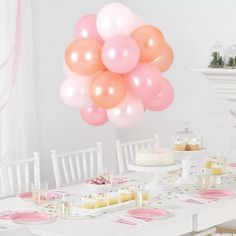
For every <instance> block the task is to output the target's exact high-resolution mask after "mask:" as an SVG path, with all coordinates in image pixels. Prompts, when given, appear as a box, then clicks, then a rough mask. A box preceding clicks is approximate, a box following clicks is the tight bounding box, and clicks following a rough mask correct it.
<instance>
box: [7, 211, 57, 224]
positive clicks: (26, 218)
mask: <svg viewBox="0 0 236 236" xmlns="http://www.w3.org/2000/svg"><path fill="white" fill-rule="evenodd" d="M10 219H11V220H12V221H13V222H14V223H17V224H45V223H49V222H52V221H54V218H53V217H52V216H51V215H50V214H47V213H38V212H18V213H15V214H12V215H11V217H10Z"/></svg>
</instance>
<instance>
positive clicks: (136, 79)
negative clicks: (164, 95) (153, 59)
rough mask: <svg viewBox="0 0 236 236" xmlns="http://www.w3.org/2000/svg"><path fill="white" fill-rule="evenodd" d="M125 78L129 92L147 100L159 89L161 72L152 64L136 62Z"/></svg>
mask: <svg viewBox="0 0 236 236" xmlns="http://www.w3.org/2000/svg"><path fill="white" fill-rule="evenodd" d="M125 78H126V79H127V83H128V89H129V92H130V94H131V95H133V96H134V97H136V98H137V99H141V100H147V99H150V98H152V97H154V96H155V94H158V93H159V92H160V91H161V78H162V74H161V72H160V71H159V70H158V69H157V68H156V66H154V65H152V64H147V63H140V64H138V65H137V66H136V67H135V68H134V70H132V71H131V72H130V73H128V74H126V75H125Z"/></svg>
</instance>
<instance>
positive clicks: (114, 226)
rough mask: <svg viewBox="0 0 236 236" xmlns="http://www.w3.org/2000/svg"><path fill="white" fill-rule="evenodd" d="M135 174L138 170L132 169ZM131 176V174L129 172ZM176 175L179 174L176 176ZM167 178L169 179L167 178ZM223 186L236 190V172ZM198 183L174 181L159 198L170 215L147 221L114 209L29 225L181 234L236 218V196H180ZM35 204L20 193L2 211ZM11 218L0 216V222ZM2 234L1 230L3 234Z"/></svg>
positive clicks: (45, 235) (62, 232)
mask: <svg viewBox="0 0 236 236" xmlns="http://www.w3.org/2000/svg"><path fill="white" fill-rule="evenodd" d="M131 175H132V177H131V178H134V176H135V175H137V176H138V174H137V173H132V174H131ZM128 176H129V175H128ZM172 178H175V176H173V177H172ZM166 181H169V179H168V178H166ZM86 188H87V185H86V184H78V185H73V186H68V187H65V188H63V190H64V191H68V192H72V191H73V192H78V193H83V192H86V191H87V189H86ZM217 188H219V189H226V190H231V191H233V192H235V193H236V175H235V174H233V173H229V175H228V176H227V177H225V180H224V182H223V184H221V185H219V186H217ZM194 189H197V186H195V187H193V186H175V185H170V186H169V187H168V188H167V189H166V190H165V191H164V192H163V193H160V194H159V197H158V200H157V202H156V204H157V207H158V208H163V209H166V210H167V211H168V212H169V213H170V216H169V217H167V218H164V219H159V220H154V221H151V222H145V223H142V224H138V225H126V224H120V223H116V222H114V221H112V218H114V217H115V216H116V215H117V214H123V212H125V211H126V210H122V211H120V212H111V213H107V214H104V215H102V216H99V217H96V218H84V219H76V218H75V219H57V220H56V221H54V222H51V223H48V224H32V225H27V226H26V227H28V228H29V229H30V230H31V232H32V233H33V234H36V235H40V236H75V235H86V236H94V235H96V236H111V235H114V236H126V235H127V236H128V235H129V236H144V235H148V236H152V235H153V236H154V235H155V236H156V235H157V233H158V235H165V236H179V235H184V234H187V233H189V232H192V231H201V230H204V229H207V228H209V227H213V226H215V225H218V224H222V223H224V222H227V221H230V220H233V219H236V197H235V196H233V197H232V198H229V199H222V200H218V201H216V202H213V203H210V204H194V203H187V202H184V201H182V200H181V199H180V198H178V196H179V195H181V194H186V193H189V194H191V193H192V192H193V191H195V190H194ZM34 209H35V205H34V204H33V203H32V202H27V201H23V200H22V199H19V198H18V197H12V198H6V199H2V200H0V212H2V211H4V210H12V211H16V210H24V211H27V210H28V211H32V210H34ZM4 222H5V223H7V224H8V225H9V224H12V225H15V224H14V223H11V222H6V221H4V220H0V226H1V225H2V224H4ZM0 235H1V234H0Z"/></svg>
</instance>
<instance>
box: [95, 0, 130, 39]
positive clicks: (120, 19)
mask: <svg viewBox="0 0 236 236" xmlns="http://www.w3.org/2000/svg"><path fill="white" fill-rule="evenodd" d="M133 24H134V18H133V13H132V12H131V11H130V9H129V8H128V7H127V6H125V5H123V4H121V3H118V2H113V3H109V4H107V5H105V6H104V7H103V8H102V9H101V10H100V11H99V12H98V15H97V30H98V32H99V34H100V35H101V37H102V38H103V39H104V40H108V39H110V38H112V37H113V36H115V35H130V33H131V32H132V30H133Z"/></svg>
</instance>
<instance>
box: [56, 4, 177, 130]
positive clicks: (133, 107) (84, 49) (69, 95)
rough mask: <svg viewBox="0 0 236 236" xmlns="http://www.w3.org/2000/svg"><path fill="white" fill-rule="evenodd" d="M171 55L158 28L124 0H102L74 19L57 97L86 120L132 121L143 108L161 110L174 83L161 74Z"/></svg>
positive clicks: (119, 124) (123, 123)
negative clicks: (98, 6)
mask: <svg viewBox="0 0 236 236" xmlns="http://www.w3.org/2000/svg"><path fill="white" fill-rule="evenodd" d="M172 61H173V51H172V49H171V48H170V46H169V45H168V44H167V43H166V42H165V39H164V36H163V34H162V32H161V31H160V30H159V29H158V28H156V27H155V26H152V25H145V24H144V23H143V21H142V19H141V18H140V17H139V16H137V15H136V14H133V13H132V12H131V11H130V10H129V9H128V8H127V7H126V6H125V5H123V4H120V3H110V4H107V5H105V6H104V7H103V8H102V9H101V10H100V11H99V13H98V15H97V16H96V15H85V16H83V17H81V18H80V19H79V21H78V22H77V25H76V39H75V40H74V41H73V42H72V43H70V45H69V46H68V48H67V49H66V52H65V61H64V72H65V75H66V79H65V80H64V82H63V84H62V86H61V90H60V95H61V99H62V101H63V102H64V103H65V104H66V105H67V106H69V107H72V108H77V109H80V113H81V116H82V118H83V119H84V121H85V122H87V123H88V124H91V125H102V124H105V123H106V122H108V120H110V121H111V122H112V123H113V124H114V125H115V126H116V127H119V128H128V127H132V126H135V125H137V124H138V123H139V122H140V121H141V119H142V116H143V113H144V110H145V109H148V110H152V111H161V110H163V109H166V108H167V107H169V106H170V104H171V103H172V101H173V88H172V86H171V84H170V82H169V81H168V80H166V79H165V78H164V77H163V76H162V74H161V72H165V71H166V70H167V69H168V68H169V67H170V65H171V64H172Z"/></svg>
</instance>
